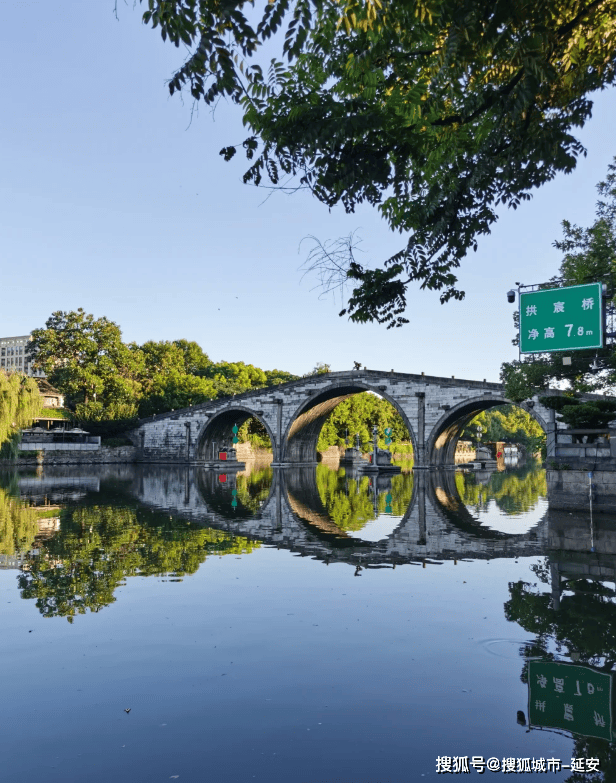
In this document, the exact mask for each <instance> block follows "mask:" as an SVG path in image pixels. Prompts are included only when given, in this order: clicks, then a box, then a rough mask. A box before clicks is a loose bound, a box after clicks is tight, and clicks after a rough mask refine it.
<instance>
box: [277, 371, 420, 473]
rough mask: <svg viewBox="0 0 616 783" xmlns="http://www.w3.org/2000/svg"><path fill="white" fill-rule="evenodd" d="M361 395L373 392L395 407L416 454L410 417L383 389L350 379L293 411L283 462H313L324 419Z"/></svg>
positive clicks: (283, 452)
mask: <svg viewBox="0 0 616 783" xmlns="http://www.w3.org/2000/svg"><path fill="white" fill-rule="evenodd" d="M362 392H373V393H374V394H376V395H378V396H379V397H382V398H383V399H384V400H387V402H389V403H390V405H391V406H392V407H393V408H395V410H396V411H397V412H398V413H399V414H400V416H401V417H402V420H403V421H404V424H405V425H406V428H407V429H408V431H409V435H410V437H411V443H412V445H413V452H414V453H417V452H416V445H417V444H416V436H415V431H414V429H413V426H412V424H411V421H410V420H409V417H408V416H407V414H406V413H405V411H404V409H403V408H402V407H401V405H400V404H399V403H398V402H397V401H396V399H395V398H393V397H392V396H391V395H389V394H388V393H387V392H386V391H385V390H384V389H383V388H382V387H378V386H376V387H374V386H372V385H370V384H367V383H364V382H362V381H355V380H353V381H351V382H348V381H346V382H345V381H342V382H338V383H332V384H330V385H329V386H328V387H327V388H325V389H319V391H318V392H316V393H314V394H312V395H311V396H310V397H309V398H308V399H307V400H306V401H305V402H303V403H302V404H301V405H300V406H299V407H298V408H297V409H296V411H295V412H294V413H293V415H292V416H291V418H290V421H289V424H288V426H287V429H286V431H285V433H284V436H283V439H282V444H281V451H282V460H283V461H284V462H293V463H300V464H301V463H314V462H316V461H317V442H318V440H319V434H320V432H321V429H322V428H323V425H324V424H325V420H326V419H327V417H328V416H329V414H330V413H331V412H332V411H333V410H334V408H335V407H336V406H337V405H339V404H340V403H341V402H343V401H344V400H346V399H348V398H349V397H352V396H353V395H355V394H361V393H362Z"/></svg>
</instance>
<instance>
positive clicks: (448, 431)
mask: <svg viewBox="0 0 616 783" xmlns="http://www.w3.org/2000/svg"><path fill="white" fill-rule="evenodd" d="M499 405H516V406H517V407H518V408H521V409H522V410H523V411H526V413H528V414H530V415H531V416H532V417H533V419H535V421H536V422H537V424H539V426H540V427H541V428H542V429H543V431H544V432H545V433H547V431H548V426H547V422H546V421H545V420H544V419H543V417H542V416H541V415H540V414H539V413H538V412H537V411H536V410H535V408H534V407H531V406H530V405H519V404H518V403H515V402H512V401H511V400H508V399H506V398H504V397H501V396H500V395H497V394H495V395H490V394H483V395H482V396H481V397H472V398H470V399H467V400H463V401H462V402H460V403H458V404H457V405H453V406H452V407H451V408H449V409H448V410H446V411H445V413H444V414H443V415H442V416H441V418H440V419H439V420H438V421H437V422H436V424H435V425H434V427H433V428H432V432H431V433H430V435H429V437H428V438H427V443H426V447H427V448H426V454H427V457H428V459H427V461H428V464H430V465H436V466H443V465H453V464H454V463H455V459H454V458H455V453H456V446H457V445H458V441H459V440H460V436H461V435H462V432H463V430H464V428H465V427H466V426H467V425H468V424H470V422H471V421H472V420H473V419H474V418H475V416H477V415H478V414H479V413H482V412H483V411H486V410H489V409H490V408H495V407H497V406H499Z"/></svg>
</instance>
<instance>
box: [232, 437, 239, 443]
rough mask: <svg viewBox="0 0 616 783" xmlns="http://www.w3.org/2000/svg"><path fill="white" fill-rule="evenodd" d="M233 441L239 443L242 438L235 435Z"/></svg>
mask: <svg viewBox="0 0 616 783" xmlns="http://www.w3.org/2000/svg"><path fill="white" fill-rule="evenodd" d="M233 442H234V443H239V442H240V439H239V438H238V437H237V435H234V436H233Z"/></svg>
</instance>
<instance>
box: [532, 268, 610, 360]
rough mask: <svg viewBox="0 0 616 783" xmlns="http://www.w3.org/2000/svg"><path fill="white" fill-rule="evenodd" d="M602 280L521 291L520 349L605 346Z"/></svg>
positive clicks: (577, 349)
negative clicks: (585, 283)
mask: <svg viewBox="0 0 616 783" xmlns="http://www.w3.org/2000/svg"><path fill="white" fill-rule="evenodd" d="M601 296H602V290H601V283H588V284H587V285H572V286H568V287H567V288H547V289H545V290H542V291H528V292H524V293H521V294H520V352H521V353H549V352H551V351H581V350H583V349H587V348H602V347H603V310H602V299H601Z"/></svg>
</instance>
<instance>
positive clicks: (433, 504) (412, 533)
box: [130, 465, 548, 567]
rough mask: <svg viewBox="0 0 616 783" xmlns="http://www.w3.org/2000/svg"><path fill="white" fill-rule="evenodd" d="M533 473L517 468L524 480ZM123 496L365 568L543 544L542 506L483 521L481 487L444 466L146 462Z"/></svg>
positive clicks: (485, 555) (515, 553)
mask: <svg viewBox="0 0 616 783" xmlns="http://www.w3.org/2000/svg"><path fill="white" fill-rule="evenodd" d="M535 474H536V475H540V476H542V475H543V471H540V470H539V471H535ZM535 474H533V471H528V470H527V471H526V473H525V476H526V479H527V481H526V483H527V484H528V483H529V482H528V477H529V476H530V477H531V479H532V477H533V476H534V475H535ZM495 479H496V480H497V482H498V481H499V480H501V481H502V479H499V476H495ZM530 483H531V484H532V483H533V482H532V480H531V482H530ZM540 483H541V482H540V481H539V484H540ZM517 484H518V485H520V484H522V485H524V482H523V481H520V480H517ZM535 484H537V481H535ZM130 494H131V495H133V496H134V497H135V498H136V499H138V500H139V502H140V503H142V504H143V505H145V506H150V507H153V508H155V509H158V510H161V511H164V512H165V513H168V514H170V515H172V516H177V517H180V518H183V519H187V520H191V521H192V522H196V523H198V524H200V525H203V526H207V527H212V528H217V529H220V530H225V531H227V532H230V533H233V534H236V535H240V536H243V537H246V538H248V539H253V540H258V541H260V542H263V543H265V544H269V545H272V546H276V547H278V548H283V549H287V550H289V551H292V552H295V553H299V554H301V555H304V556H309V557H313V558H316V559H319V560H322V561H324V562H327V563H330V562H347V563H349V564H352V565H355V566H357V565H362V566H367V567H369V566H375V565H387V564H390V565H395V564H401V563H409V562H418V561H425V560H439V559H461V558H474V559H491V558H495V557H510V558H517V557H521V556H532V555H538V554H542V553H544V552H545V549H546V546H547V536H548V533H547V514H546V513H538V514H537V523H536V524H535V525H533V526H532V527H531V528H530V529H528V525H526V524H524V521H523V520H522V519H521V520H520V524H519V528H520V532H511V531H512V530H513V531H515V524H513V525H509V526H508V529H507V532H505V531H503V530H498V529H494V528H493V527H489V526H488V525H487V524H485V523H482V521H481V513H480V512H481V511H482V510H483V511H485V510H486V508H487V506H488V505H489V494H490V493H489V492H488V490H487V488H486V487H485V486H484V485H481V484H479V485H477V484H476V483H474V482H473V480H472V477H471V478H470V480H469V479H468V478H466V479H465V478H464V477H463V476H462V475H461V474H459V473H457V474H456V473H455V472H453V471H430V472H426V471H417V472H416V473H414V474H413V473H407V474H400V475H397V476H392V477H383V476H381V477H379V478H378V479H370V478H368V477H366V476H361V475H357V474H353V473H352V472H346V471H345V470H344V469H341V470H338V471H333V470H331V469H329V468H327V467H325V466H316V467H311V468H306V467H304V468H296V469H289V468H285V469H277V468H271V467H267V468H263V469H261V470H254V471H253V472H252V473H251V474H249V475H242V474H240V475H233V474H226V475H225V474H223V475H222V476H221V475H220V474H218V473H215V472H213V471H207V470H201V469H198V468H180V467H178V468H173V467H170V466H164V467H160V468H158V467H157V466H153V465H147V466H137V467H136V468H135V473H134V475H133V477H132V480H131V484H130ZM505 494H506V493H505ZM522 495H523V493H522ZM533 495H534V504H535V505H536V506H537V509H538V511H539V512H542V511H543V510H544V508H545V504H544V505H543V506H542V505H541V498H540V493H539V491H538V490H537V489H536V488H535V491H534V493H533V492H531V497H530V498H528V497H524V496H522V498H521V501H519V502H521V504H522V507H523V508H522V510H527V511H528V510H530V509H529V508H526V509H524V504H525V503H526V506H529V505H530V506H531V507H532V505H533ZM504 500H505V503H504V505H505V507H506V505H507V497H505V498H504ZM465 501H466V502H465ZM467 504H468V505H467ZM501 505H503V504H502V503H501ZM505 511H506V508H505ZM380 533H382V536H380V535H379V534H380ZM366 539H369V540H366ZM374 539H377V540H374Z"/></svg>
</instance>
